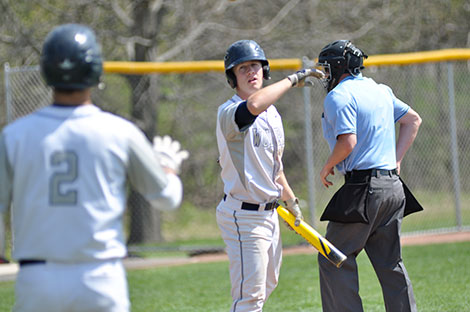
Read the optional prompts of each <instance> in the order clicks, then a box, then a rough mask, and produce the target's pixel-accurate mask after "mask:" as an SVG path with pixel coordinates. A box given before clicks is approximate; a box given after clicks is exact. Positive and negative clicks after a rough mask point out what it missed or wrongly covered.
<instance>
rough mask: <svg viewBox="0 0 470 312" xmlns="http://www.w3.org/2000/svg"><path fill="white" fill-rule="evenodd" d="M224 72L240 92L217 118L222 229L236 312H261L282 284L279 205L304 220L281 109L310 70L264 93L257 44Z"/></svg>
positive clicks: (265, 68)
mask: <svg viewBox="0 0 470 312" xmlns="http://www.w3.org/2000/svg"><path fill="white" fill-rule="evenodd" d="M225 73H226V76H227V80H228V83H229V84H230V86H231V87H232V88H235V90H236V94H235V95H234V96H233V97H232V98H231V99H230V100H228V101H227V102H225V103H224V104H222V105H221V106H220V107H219V109H218V114H217V130H216V133H217V143H218V148H219V153H220V158H219V161H220V165H221V167H222V172H221V177H222V180H223V182H224V192H225V195H224V198H223V200H222V201H221V202H220V204H219V205H218V207H217V223H218V225H219V228H220V230H221V232H222V238H223V239H224V241H225V244H226V247H227V248H226V251H227V254H228V257H229V260H230V279H231V282H232V290H231V293H232V300H233V302H232V307H231V311H250V312H254V311H261V310H262V308H263V305H264V303H265V301H266V300H267V298H268V297H269V295H270V294H271V292H272V291H273V290H274V288H275V287H276V285H277V283H278V276H279V270H280V267H281V242H280V236H279V220H278V215H277V212H276V209H275V208H276V202H277V200H278V199H281V200H283V201H284V203H285V207H286V208H287V209H289V210H290V211H291V212H292V213H293V214H294V215H295V216H296V218H297V222H300V220H301V219H302V213H301V211H300V208H299V205H298V200H297V198H296V197H295V195H294V192H293V191H292V189H291V188H290V187H289V184H288V183H287V180H286V177H285V175H284V172H283V166H282V154H283V150H284V130H283V126H282V120H281V116H280V115H279V113H278V112H277V110H276V108H275V107H274V105H273V104H274V103H275V102H276V101H277V100H278V99H279V98H280V97H281V96H282V95H283V94H284V93H285V92H287V91H288V90H289V89H290V88H292V87H293V86H302V85H304V83H305V79H306V78H307V77H308V76H316V77H321V76H322V73H321V72H317V71H312V70H304V71H300V72H297V73H295V74H293V75H290V76H289V77H288V78H285V79H282V80H281V81H279V82H277V83H274V84H272V85H270V86H268V87H266V88H262V86H263V79H269V78H270V77H269V64H268V61H267V59H266V57H265V54H264V51H263V50H262V49H261V47H260V46H259V45H258V44H257V43H256V42H254V41H252V40H241V41H237V42H235V43H233V44H232V45H231V46H230V47H229V48H228V50H227V52H226V55H225Z"/></svg>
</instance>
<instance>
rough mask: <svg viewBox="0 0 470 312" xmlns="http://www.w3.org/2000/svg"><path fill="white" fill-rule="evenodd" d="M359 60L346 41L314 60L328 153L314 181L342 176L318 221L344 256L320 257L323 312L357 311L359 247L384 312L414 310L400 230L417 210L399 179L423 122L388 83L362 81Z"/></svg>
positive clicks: (325, 181) (360, 54) (330, 46)
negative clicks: (321, 86)
mask: <svg viewBox="0 0 470 312" xmlns="http://www.w3.org/2000/svg"><path fill="white" fill-rule="evenodd" d="M364 57H367V55H365V54H364V53H363V52H362V51H361V50H360V49H358V48H357V47H355V46H354V45H353V44H352V43H351V42H350V41H348V40H339V41H335V42H333V43H331V44H328V45H327V46H325V47H324V48H323V49H322V50H321V52H320V55H319V65H322V66H324V68H325V72H326V73H327V81H326V84H325V87H326V89H327V91H328V94H327V96H326V98H325V101H324V114H323V117H322V125H323V134H324V137H325V139H326V141H327V142H328V144H329V146H330V150H331V154H330V156H329V158H328V159H327V161H326V163H325V165H324V167H323V169H322V170H321V171H320V178H321V181H322V183H323V184H324V185H325V186H326V187H328V186H330V185H332V183H331V182H330V181H329V180H328V176H329V175H330V174H333V173H334V171H333V170H334V167H335V166H336V168H337V170H338V171H340V172H341V173H342V174H343V175H345V184H344V185H343V186H342V187H341V188H340V189H339V190H338V192H337V193H336V194H335V195H334V196H333V198H332V199H331V201H330V202H329V204H328V205H327V207H326V209H325V211H324V213H323V215H322V217H321V220H322V221H323V220H328V221H330V222H329V223H328V227H327V231H326V239H327V240H329V241H330V242H331V243H332V244H333V245H335V246H336V247H337V248H338V249H339V250H341V251H342V252H343V253H344V254H345V255H346V256H347V260H346V261H345V262H344V264H343V266H342V267H341V269H337V268H336V267H335V266H334V265H332V264H331V263H330V262H328V261H327V260H326V259H325V258H324V257H318V263H319V269H320V286H321V298H322V306H323V311H331V312H337V311H342V312H346V311H351V312H352V311H354V312H357V311H363V307H362V302H361V298H360V296H359V283H358V276H357V264H356V256H357V255H358V254H359V253H360V252H361V251H362V250H363V249H364V250H365V251H366V253H367V256H368V257H369V259H370V261H371V263H372V265H373V267H374V269H375V272H376V274H377V277H378V279H379V281H380V284H381V286H382V291H383V297H384V302H385V308H386V311H401V312H405V311H416V302H415V298H414V295H413V289H412V286H411V282H410V279H409V277H408V274H407V272H406V269H405V266H404V264H403V261H402V257H401V246H400V229H401V222H402V219H403V216H404V215H406V214H408V213H411V212H415V211H418V210H421V209H422V207H421V206H419V204H417V205H416V207H413V206H410V205H413V201H412V200H409V199H411V198H410V194H411V193H409V192H407V190H406V188H404V185H403V184H402V181H401V180H400V178H399V176H398V174H399V172H400V164H401V161H402V160H403V157H404V155H405V153H406V151H407V150H408V148H409V147H410V146H411V144H412V143H413V141H414V139H415V137H416V135H417V132H418V128H419V126H420V124H421V118H420V116H419V115H418V113H416V112H415V111H414V110H413V109H411V108H410V107H409V106H408V105H407V104H405V103H404V102H402V101H401V100H399V99H398V98H397V97H395V95H394V94H393V92H392V90H391V89H390V88H389V87H388V86H386V85H383V84H377V83H376V82H375V81H374V80H372V79H370V78H366V77H364V76H362V74H361V69H363V68H364V66H363V59H364ZM396 122H398V123H399V125H400V130H399V135H398V138H397V140H395V123H396Z"/></svg>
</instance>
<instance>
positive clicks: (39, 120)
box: [0, 24, 184, 312]
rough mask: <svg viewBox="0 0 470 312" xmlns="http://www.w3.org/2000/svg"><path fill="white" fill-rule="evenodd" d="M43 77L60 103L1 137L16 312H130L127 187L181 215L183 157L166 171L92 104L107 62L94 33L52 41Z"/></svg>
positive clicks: (3, 204) (81, 31)
mask: <svg viewBox="0 0 470 312" xmlns="http://www.w3.org/2000/svg"><path fill="white" fill-rule="evenodd" d="M41 71H42V73H43V75H44V77H45V80H46V82H47V84H48V85H50V86H52V87H53V88H54V103H53V104H52V105H51V106H48V107H45V108H43V109H40V110H38V111H36V112H34V113H32V114H30V115H29V116H26V117H24V118H21V119H19V120H17V121H15V122H13V123H12V124H10V125H8V126H7V127H5V129H4V130H3V132H2V135H1V138H0V180H1V181H0V182H1V183H0V186H1V188H0V211H4V210H6V209H7V208H8V206H9V205H10V204H11V209H12V211H11V212H12V231H13V237H14V240H13V254H12V255H13V259H14V260H16V261H18V262H19V264H20V271H19V273H18V277H17V282H16V287H15V293H16V294H15V296H16V298H15V299H16V300H15V307H14V311H22V312H25V311H48V312H55V311H106V312H110V311H113V312H118V311H119V312H120V311H123V312H125V311H129V309H130V308H129V305H130V304H129V297H128V290H127V282H126V276H125V271H124V267H123V264H122V262H121V259H122V258H123V257H124V256H126V247H125V244H124V234H123V229H122V218H123V213H124V210H125V207H126V194H127V185H126V184H127V182H128V181H129V182H130V183H131V184H132V185H133V187H134V188H135V189H136V190H137V191H139V192H141V194H142V195H144V196H145V197H146V198H147V199H148V200H149V201H150V202H151V203H152V204H153V205H154V206H155V207H157V208H158V209H166V210H172V209H176V208H177V207H178V206H179V204H180V201H181V198H182V184H181V181H180V179H179V178H178V176H177V175H175V171H176V170H177V169H178V166H177V164H178V163H181V160H182V159H181V158H182V157H180V156H181V155H180V154H174V155H173V156H172V157H169V159H168V160H170V161H173V163H174V164H175V166H173V168H166V169H165V168H162V167H161V166H160V164H159V161H158V158H157V157H156V156H155V153H154V151H153V150H152V146H151V144H150V143H149V142H148V140H147V139H146V137H145V136H144V134H143V133H142V132H141V131H140V130H138V129H137V128H136V127H135V126H134V125H133V124H131V123H130V122H128V121H126V120H124V119H122V118H120V117H117V116H114V115H112V114H109V113H105V112H103V111H101V110H100V109H99V108H98V107H96V106H95V105H93V104H92V102H91V97H90V93H91V87H93V86H95V85H97V84H98V82H99V78H100V75H101V73H102V57H101V51H100V48H99V45H98V43H97V42H96V39H95V35H94V33H93V31H92V30H91V29H89V28H88V27H86V26H83V25H77V24H66V25H61V26H59V27H57V28H55V29H54V30H53V31H52V32H51V33H49V35H48V36H47V38H46V40H45V43H44V46H43V50H42V55H41ZM157 148H159V147H157ZM183 158H184V157H183ZM162 159H163V158H162Z"/></svg>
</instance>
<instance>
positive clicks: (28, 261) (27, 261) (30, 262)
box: [18, 259, 46, 266]
mask: <svg viewBox="0 0 470 312" xmlns="http://www.w3.org/2000/svg"><path fill="white" fill-rule="evenodd" d="M18 263H19V264H20V266H26V265H33V264H46V260H38V259H24V260H20V261H18Z"/></svg>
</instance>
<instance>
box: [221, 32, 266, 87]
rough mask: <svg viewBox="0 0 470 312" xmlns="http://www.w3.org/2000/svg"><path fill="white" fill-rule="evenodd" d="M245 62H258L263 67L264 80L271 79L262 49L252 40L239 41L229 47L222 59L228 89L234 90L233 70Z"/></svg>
mask: <svg viewBox="0 0 470 312" xmlns="http://www.w3.org/2000/svg"><path fill="white" fill-rule="evenodd" d="M246 61H260V62H261V65H262V67H263V77H264V79H268V80H269V79H271V76H270V74H269V62H268V60H267V59H266V56H265V55H264V51H263V49H261V47H260V46H259V45H258V44H257V43H256V42H255V41H253V40H239V41H237V42H234V43H232V45H230V47H229V48H228V49H227V52H226V53H225V57H224V66H225V76H226V77H227V82H228V84H229V85H230V87H232V88H235V87H236V86H237V78H236V77H235V74H234V73H233V68H234V67H235V66H237V65H238V64H241V63H243V62H246Z"/></svg>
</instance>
